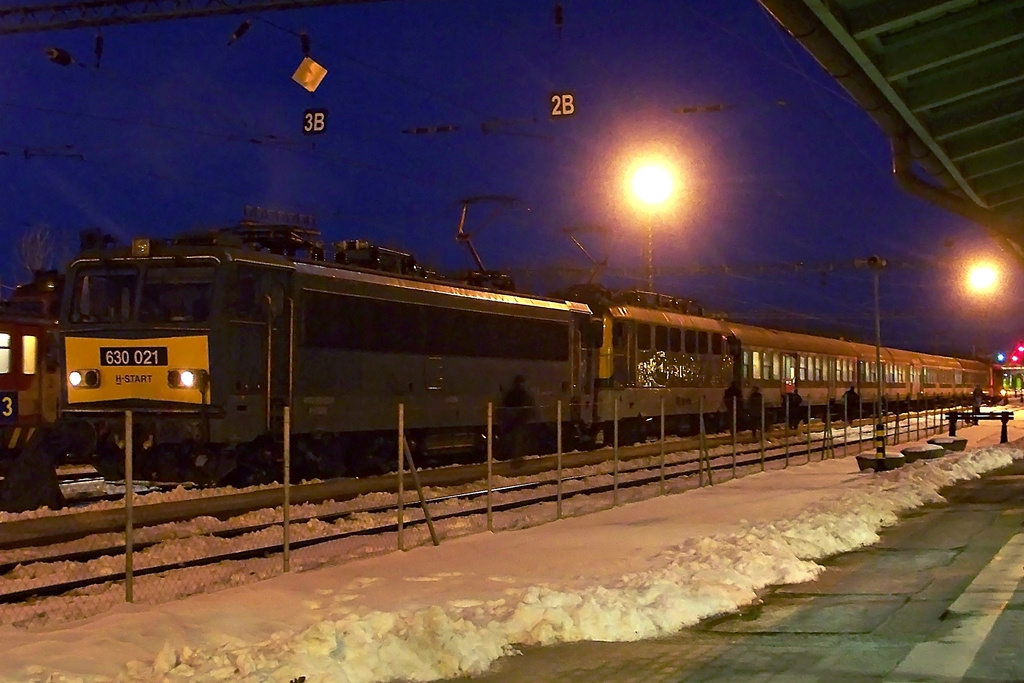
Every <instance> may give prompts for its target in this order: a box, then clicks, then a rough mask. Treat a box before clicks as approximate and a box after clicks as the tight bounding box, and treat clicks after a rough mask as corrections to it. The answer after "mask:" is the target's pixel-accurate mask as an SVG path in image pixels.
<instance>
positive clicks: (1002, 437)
mask: <svg viewBox="0 0 1024 683" xmlns="http://www.w3.org/2000/svg"><path fill="white" fill-rule="evenodd" d="M1012 418H1013V413H1003V414H1002V415H1000V416H999V419H1000V420H1001V421H1002V423H1003V426H1002V429H1000V430H999V443H1009V441H1010V439H1009V436H1008V435H1007V433H1006V425H1007V424H1008V423H1009V422H1010V420H1011V419H1012Z"/></svg>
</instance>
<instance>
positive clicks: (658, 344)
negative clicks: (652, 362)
mask: <svg viewBox="0 0 1024 683" xmlns="http://www.w3.org/2000/svg"><path fill="white" fill-rule="evenodd" d="M654 350H655V351H668V328H667V327H665V326H664V325H658V326H657V327H655V328H654Z"/></svg>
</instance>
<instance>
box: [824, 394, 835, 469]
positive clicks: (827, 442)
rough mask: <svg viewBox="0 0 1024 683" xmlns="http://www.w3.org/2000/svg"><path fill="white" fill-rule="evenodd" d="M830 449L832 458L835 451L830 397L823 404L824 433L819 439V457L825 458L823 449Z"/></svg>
mask: <svg viewBox="0 0 1024 683" xmlns="http://www.w3.org/2000/svg"><path fill="white" fill-rule="evenodd" d="M826 448H828V449H829V450H830V451H831V455H832V458H835V457H836V451H835V448H834V446H833V445H832V399H831V398H830V399H829V400H828V403H826V404H825V435H824V436H823V437H822V440H821V459H822V460H824V459H825V449H826Z"/></svg>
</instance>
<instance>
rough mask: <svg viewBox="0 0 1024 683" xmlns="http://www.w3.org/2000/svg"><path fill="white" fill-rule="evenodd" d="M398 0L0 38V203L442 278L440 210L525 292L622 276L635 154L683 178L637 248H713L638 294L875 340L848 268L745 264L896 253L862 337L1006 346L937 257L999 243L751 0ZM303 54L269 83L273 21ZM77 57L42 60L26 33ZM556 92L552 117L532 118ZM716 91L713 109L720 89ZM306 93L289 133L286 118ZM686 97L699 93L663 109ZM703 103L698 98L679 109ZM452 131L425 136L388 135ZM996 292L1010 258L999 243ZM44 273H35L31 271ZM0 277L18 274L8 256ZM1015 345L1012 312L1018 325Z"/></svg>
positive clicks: (445, 225) (621, 280) (983, 250)
mask: <svg viewBox="0 0 1024 683" xmlns="http://www.w3.org/2000/svg"><path fill="white" fill-rule="evenodd" d="M562 5H563V6H564V26H563V27H562V28H561V30H560V31H559V29H558V28H557V27H556V25H555V20H554V6H555V3H554V2H551V1H549V0H497V1H496V0H488V1H487V2H481V1H480V0H419V1H417V2H401V1H395V2H381V3H368V4H363V5H352V6H337V7H331V8H325V9H317V10H301V11H292V12H271V13H265V14H261V15H258V16H255V17H251V18H252V19H254V21H253V24H252V27H251V29H250V30H249V31H248V32H247V33H246V34H245V35H244V36H242V37H241V38H240V39H238V40H237V41H236V42H235V43H234V44H233V45H231V46H230V47H229V46H228V40H229V38H230V36H231V34H232V32H233V31H234V30H235V29H236V27H237V26H238V25H239V24H240V23H241V22H242V21H243V20H244V19H245V18H246V17H244V16H229V17H216V18H208V19H188V20H181V21H168V22H163V23H157V24H140V25H132V26H115V27H108V28H106V29H104V30H103V37H104V51H103V55H102V62H101V66H100V68H98V69H97V68H96V67H95V61H96V58H95V55H94V54H93V48H94V38H95V36H96V31H95V30H92V29H83V30H75V31H56V32H51V33H41V34H29V35H19V36H5V37H2V38H0V70H2V71H0V73H2V83H3V88H2V92H0V151H2V152H3V153H4V154H3V155H0V173H2V174H3V182H2V183H0V193H2V195H0V197H2V200H0V220H2V226H3V230H4V234H6V235H9V236H10V242H11V243H13V242H14V241H15V239H16V238H17V236H18V235H19V234H20V233H22V232H23V231H24V230H26V229H28V228H30V227H31V226H35V225H39V224H45V225H47V226H49V227H50V229H51V230H52V231H53V233H54V234H55V235H57V236H58V238H59V241H60V245H61V246H59V247H58V249H57V255H56V261H58V262H59V261H62V260H63V261H66V260H67V258H68V257H69V256H70V255H71V254H72V253H73V251H74V248H75V246H76V245H77V235H78V232H79V231H80V230H81V229H83V228H89V227H100V228H102V229H104V230H106V231H108V232H110V233H113V234H115V235H117V236H118V237H119V238H120V239H121V241H122V243H123V242H125V241H128V240H130V239H131V237H133V236H150V237H161V236H170V235H172V234H174V233H177V232H180V231H183V230H187V229H194V228H211V227H219V226H226V225H230V224H233V223H235V222H237V220H238V219H239V218H240V217H241V212H242V207H243V206H244V205H246V204H249V205H259V206H265V207H272V208H276V209H281V210H287V211H295V212H302V213H308V214H312V215H314V216H316V218H317V221H318V225H319V228H320V230H321V231H322V232H323V235H324V239H325V241H327V242H331V241H335V240H341V239H349V238H365V239H369V240H372V241H374V242H377V243H380V244H383V245H387V246H391V247H395V248H399V249H402V250H405V251H410V252H412V253H414V254H415V255H416V256H417V257H418V258H419V259H420V261H421V262H423V263H425V264H427V265H429V266H431V267H434V268H437V269H442V270H457V269H464V268H468V267H470V266H471V265H472V262H471V259H470V257H469V255H468V252H467V251H466V250H465V249H464V248H463V247H461V246H460V245H458V244H456V242H455V240H454V236H455V230H456V225H457V221H458V217H459V210H460V200H462V199H464V198H467V197H474V196H480V195H502V196H509V197H514V198H515V199H516V202H515V203H514V204H513V205H511V206H508V207H505V208H503V209H501V210H500V211H498V212H497V213H495V214H494V215H493V216H492V213H493V212H494V211H495V209H496V208H497V206H498V205H496V204H480V205H474V206H472V207H471V208H470V211H469V221H468V225H467V227H468V229H469V231H470V232H472V233H474V234H475V235H476V237H475V240H474V243H475V245H476V247H477V248H478V250H479V251H480V254H481V256H482V258H483V261H484V264H485V265H486V266H487V267H488V268H491V269H499V268H511V269H514V270H515V271H516V273H517V279H518V280H519V281H520V283H521V284H523V285H526V286H528V287H529V288H532V289H534V290H537V291H541V290H545V289H548V288H550V287H553V286H555V285H557V284H564V283H565V278H566V277H567V276H566V274H565V273H564V271H563V272H561V273H560V274H556V273H555V272H554V269H555V268H556V267H563V268H564V267H573V268H580V269H582V272H581V273H580V274H579V275H578V277H579V278H583V279H585V277H586V272H585V271H586V269H587V268H588V267H589V262H588V261H587V260H586V257H585V256H584V255H583V254H582V253H581V252H580V251H579V250H578V249H577V248H576V247H575V246H574V245H573V244H572V242H571V241H570V240H569V238H568V237H567V236H566V234H565V230H566V228H569V227H581V226H587V227H591V228H592V227H594V226H598V227H599V228H602V229H603V230H588V231H584V232H580V233H579V239H580V240H581V241H582V242H583V243H584V245H585V246H586V247H587V249H588V250H589V251H590V252H591V253H592V254H593V255H594V256H596V257H599V258H600V257H602V256H607V257H608V259H609V265H610V268H611V269H612V270H615V271H623V270H625V271H626V272H625V273H624V274H623V275H616V276H609V277H606V278H605V280H604V281H605V282H606V283H607V284H609V285H614V286H629V287H635V286H642V285H643V271H642V266H643V261H642V257H641V254H642V248H643V244H644V241H645V228H644V226H645V221H646V220H648V219H647V218H645V217H644V216H643V215H641V214H639V213H638V212H637V211H636V209H635V207H634V206H633V205H632V204H631V202H630V201H629V198H628V194H627V185H626V180H625V178H626V169H627V168H628V167H629V165H630V163H631V162H633V161H635V159H637V158H638V157H640V156H642V155H649V154H656V155H660V156H661V157H663V158H666V159H669V160H672V161H673V163H675V164H676V165H677V168H678V173H679V176H680V187H679V189H678V191H677V192H676V193H674V195H673V197H672V200H671V204H670V206H669V207H668V208H666V209H665V210H663V211H662V212H660V213H658V214H656V215H654V217H653V218H651V219H649V220H652V221H653V225H654V230H655V251H656V257H655V261H656V266H657V267H658V268H662V269H665V270H667V271H671V270H673V269H674V270H675V271H676V272H679V271H680V270H685V269H692V268H696V267H704V268H707V267H713V266H719V265H721V264H728V265H730V266H733V269H732V270H731V272H730V273H729V274H717V275H707V274H704V275H691V276H685V277H684V276H669V275H665V276H662V277H659V279H658V281H657V288H658V289H660V290H663V291H666V292H669V293H673V294H677V295H681V296H685V297H688V298H693V299H696V300H697V301H699V302H700V303H702V304H703V305H704V306H705V307H706V308H707V309H710V310H712V311H717V312H722V313H725V314H727V315H728V316H729V317H731V318H733V319H739V320H747V321H752V322H755V323H759V324H764V325H769V326H782V327H799V328H802V329H806V330H817V331H820V332H828V333H832V334H843V335H846V336H852V337H855V338H860V339H863V340H866V341H872V340H873V327H872V324H873V323H872V321H873V318H872V312H873V309H872V304H871V279H870V274H869V273H868V271H865V270H854V269H841V270H837V271H835V272H830V273H827V274H822V273H821V272H820V270H818V269H815V268H812V267H808V268H805V269H804V270H802V271H794V270H793V269H792V268H786V267H774V268H772V269H769V270H768V271H767V272H763V273H758V272H757V268H755V266H759V265H761V266H768V265H772V266H776V265H777V264H795V263H797V262H805V263H807V264H821V263H826V262H835V263H837V264H838V263H849V262H852V261H853V259H856V258H864V257H867V256H870V255H872V254H879V255H881V256H883V257H885V258H887V259H890V260H891V261H893V262H898V263H909V264H910V265H909V266H908V267H906V268H899V269H891V270H889V271H887V272H885V273H883V275H882V286H881V292H882V297H881V298H882V335H883V343H885V344H887V345H892V346H901V347H904V348H912V349H919V350H923V351H934V352H940V353H954V352H955V353H958V354H964V353H966V354H969V353H970V352H971V348H972V346H976V347H977V350H978V351H979V352H981V351H986V352H988V351H995V350H998V349H999V348H1000V347H1001V346H1007V345H1009V344H1010V343H1012V342H1014V341H1015V340H1016V335H1018V331H1017V328H1016V320H1015V317H1014V316H1013V313H1015V312H1016V306H1015V305H1014V304H1013V302H1009V301H1007V300H1006V299H1007V297H1005V296H996V297H990V298H988V299H987V300H979V299H978V298H976V297H970V296H967V295H966V294H965V293H964V292H963V291H962V289H961V287H960V282H961V281H962V274H961V273H960V272H959V271H958V270H957V268H959V267H962V264H963V263H965V262H966V261H967V260H970V259H973V258H976V257H982V256H984V257H989V258H1000V255H999V253H998V251H997V249H996V247H995V246H994V245H993V244H992V242H991V241H990V240H989V239H988V238H987V237H986V236H985V234H984V232H983V231H982V230H981V229H980V228H978V227H976V226H974V225H973V224H971V223H968V222H967V221H965V220H964V219H961V218H959V217H957V216H955V215H952V214H949V213H946V212H944V211H942V210H940V209H938V208H935V207H932V206H930V205H928V204H926V203H924V202H922V201H921V200H918V199H914V198H912V197H910V196H908V195H905V194H903V193H902V192H901V191H900V190H899V189H898V188H897V187H896V185H895V183H894V182H893V180H892V178H891V177H890V157H889V148H888V143H887V141H886V139H885V138H884V136H883V135H882V133H881V132H880V131H879V130H878V128H877V127H876V126H875V124H874V123H873V122H872V121H871V120H870V119H869V118H868V116H867V115H866V114H864V113H863V112H862V111H861V110H860V109H859V108H858V107H857V106H856V105H855V104H854V103H853V102H852V100H851V99H850V98H849V97H848V96H847V95H846V94H845V92H844V91H842V90H841V88H840V87H839V86H838V85H837V84H836V83H835V82H834V81H833V80H832V79H831V78H830V77H829V76H828V75H827V74H825V72H824V71H823V70H822V69H821V68H820V67H819V66H818V65H817V63H816V62H814V61H813V59H812V58H810V57H809V56H808V55H807V54H806V52H805V51H804V50H803V48H802V47H800V45H799V44H798V43H797V42H796V41H794V40H793V39H792V38H790V37H789V36H788V35H787V34H785V32H784V31H783V30H782V29H781V28H779V27H778V26H777V25H776V23H775V22H774V20H773V19H772V18H771V17H770V16H769V15H768V14H767V13H766V12H765V11H764V10H763V9H762V8H761V7H760V5H758V4H757V3H756V2H755V0H686V1H685V2H664V1H662V2H658V1H656V0H637V1H626V0H619V1H617V2H616V1H612V0H587V1H583V0H562ZM303 30H305V31H308V33H309V37H310V45H311V53H310V54H311V56H312V57H313V58H314V59H316V60H317V61H318V62H319V63H321V64H322V65H324V66H325V67H326V68H327V69H328V74H327V77H326V78H325V79H324V81H323V83H322V85H321V86H320V88H319V89H318V90H317V91H316V93H315V95H311V94H309V93H307V92H306V91H305V90H303V89H302V88H301V87H300V86H299V85H297V84H296V83H294V82H293V81H292V80H291V74H292V72H293V71H294V70H295V68H296V67H297V66H298V64H299V61H300V60H301V59H302V50H301V43H300V39H299V37H298V34H299V33H300V32H301V31H303ZM49 47H60V48H62V49H64V50H66V51H67V52H68V53H69V54H70V55H72V56H73V57H74V59H75V60H76V63H75V64H72V65H70V66H66V67H61V66H58V65H56V64H53V63H51V62H50V61H49V60H48V59H47V57H46V54H45V50H46V48H49ZM555 92H571V93H572V94H573V95H574V97H575V104H576V107H577V110H576V113H575V114H573V115H572V116H571V117H565V118H561V119H552V117H551V116H550V111H551V105H550V103H549V98H550V96H551V94H552V93H555ZM719 105H721V106H719ZM311 107H318V108H326V109H327V110H328V112H329V113H328V121H327V130H326V132H325V133H324V134H323V135H321V136H316V137H314V136H304V135H303V134H302V132H301V124H302V113H303V111H304V110H306V109H308V108H311ZM683 108H697V109H698V110H697V111H691V112H685V111H680V110H681V109H683ZM701 108H704V109H701ZM437 126H442V127H444V126H454V127H457V130H452V131H448V132H435V133H427V134H411V133H405V132H403V131H406V130H409V129H415V128H430V127H437ZM1004 263H1005V265H1004V284H1003V287H1002V289H1003V290H1004V291H1016V290H1017V289H1018V288H1019V285H1017V284H1016V283H1015V282H1014V278H1016V280H1017V282H1019V281H1020V278H1021V276H1020V275H1017V274H1016V273H1015V272H1014V267H1015V266H1014V265H1013V263H1012V262H1011V261H1009V260H1008V259H1004ZM55 265H60V263H55ZM0 274H2V276H3V282H4V284H5V285H9V284H11V283H13V282H14V281H15V280H17V279H22V280H23V279H24V275H25V273H24V271H22V272H19V271H18V267H17V265H16V264H15V258H14V255H13V252H12V251H9V252H8V258H7V259H5V263H4V264H3V268H2V270H0ZM1020 334H1022V335H1024V330H1022V331H1021V332H1020Z"/></svg>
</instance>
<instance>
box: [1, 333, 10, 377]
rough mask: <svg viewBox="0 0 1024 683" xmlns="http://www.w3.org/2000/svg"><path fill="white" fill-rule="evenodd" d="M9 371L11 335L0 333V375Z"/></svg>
mask: <svg viewBox="0 0 1024 683" xmlns="http://www.w3.org/2000/svg"><path fill="white" fill-rule="evenodd" d="M10 371H11V335H9V334H7V333H6V332H0V375H6V374H7V373H8V372H10Z"/></svg>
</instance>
